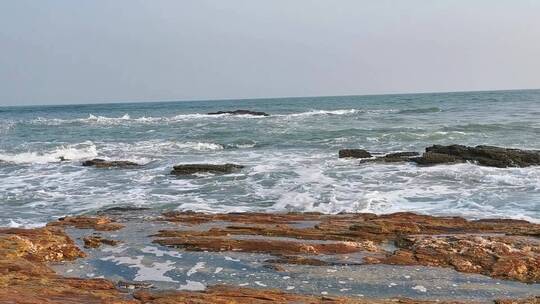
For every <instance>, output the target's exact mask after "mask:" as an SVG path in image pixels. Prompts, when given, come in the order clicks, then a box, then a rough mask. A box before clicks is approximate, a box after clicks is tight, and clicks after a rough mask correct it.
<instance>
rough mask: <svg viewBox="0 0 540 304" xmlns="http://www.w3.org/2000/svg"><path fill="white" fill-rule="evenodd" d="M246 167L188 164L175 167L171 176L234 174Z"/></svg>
mask: <svg viewBox="0 0 540 304" xmlns="http://www.w3.org/2000/svg"><path fill="white" fill-rule="evenodd" d="M242 168H244V166H241V165H236V164H223V165H213V164H186V165H176V166H174V168H173V170H172V171H171V174H173V175H192V174H195V173H220V174H226V173H233V172H235V171H238V170H240V169H242Z"/></svg>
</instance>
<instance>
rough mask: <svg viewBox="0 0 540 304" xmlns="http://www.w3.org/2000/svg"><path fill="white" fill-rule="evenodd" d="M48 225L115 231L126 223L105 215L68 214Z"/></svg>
mask: <svg viewBox="0 0 540 304" xmlns="http://www.w3.org/2000/svg"><path fill="white" fill-rule="evenodd" d="M47 226H48V227H53V226H56V227H74V228H78V229H94V230H98V231H114V230H119V229H122V228H124V225H122V224H119V223H116V222H115V221H114V220H112V219H110V218H108V217H104V216H98V217H89V216H67V217H63V218H59V219H58V220H57V221H54V222H50V223H48V224H47Z"/></svg>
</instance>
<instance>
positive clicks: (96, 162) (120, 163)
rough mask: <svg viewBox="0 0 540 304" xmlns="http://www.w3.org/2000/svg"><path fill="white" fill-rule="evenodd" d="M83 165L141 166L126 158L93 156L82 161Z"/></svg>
mask: <svg viewBox="0 0 540 304" xmlns="http://www.w3.org/2000/svg"><path fill="white" fill-rule="evenodd" d="M82 165H83V166H85V167H91V166H93V167H96V168H128V169H129V168H136V167H141V165H140V164H137V163H134V162H131V161H127V160H113V161H108V160H104V159H100V158H94V159H91V160H87V161H84V162H83V163H82Z"/></svg>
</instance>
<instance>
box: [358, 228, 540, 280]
mask: <svg viewBox="0 0 540 304" xmlns="http://www.w3.org/2000/svg"><path fill="white" fill-rule="evenodd" d="M396 245H397V246H398V247H400V249H399V250H397V251H395V252H393V253H392V254H390V255H388V256H387V257H385V258H382V259H376V258H375V259H374V258H373V257H372V258H370V259H369V260H368V261H367V262H368V263H372V264H377V263H384V264H391V265H424V266H438V267H453V268H454V269H455V270H457V271H460V272H467V273H480V274H484V275H489V276H491V277H495V278H501V279H507V280H516V281H520V282H526V283H538V282H540V241H539V240H537V239H528V238H516V237H510V236H480V235H463V234H462V235H451V236H408V237H404V238H402V239H400V240H398V241H397V242H396Z"/></svg>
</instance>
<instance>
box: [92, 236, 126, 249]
mask: <svg viewBox="0 0 540 304" xmlns="http://www.w3.org/2000/svg"><path fill="white" fill-rule="evenodd" d="M83 241H84V248H99V247H101V245H109V246H116V245H118V244H119V243H120V241H118V240H110V239H106V238H104V237H102V236H99V235H89V236H87V237H85V238H83Z"/></svg>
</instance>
